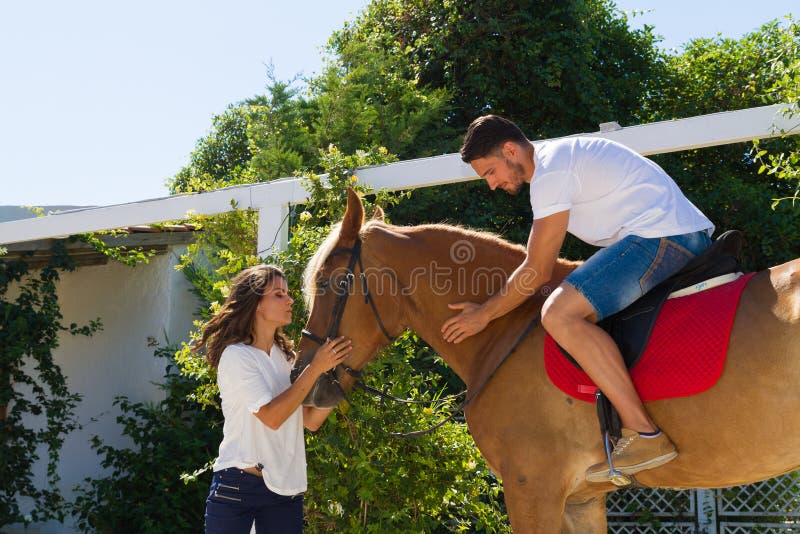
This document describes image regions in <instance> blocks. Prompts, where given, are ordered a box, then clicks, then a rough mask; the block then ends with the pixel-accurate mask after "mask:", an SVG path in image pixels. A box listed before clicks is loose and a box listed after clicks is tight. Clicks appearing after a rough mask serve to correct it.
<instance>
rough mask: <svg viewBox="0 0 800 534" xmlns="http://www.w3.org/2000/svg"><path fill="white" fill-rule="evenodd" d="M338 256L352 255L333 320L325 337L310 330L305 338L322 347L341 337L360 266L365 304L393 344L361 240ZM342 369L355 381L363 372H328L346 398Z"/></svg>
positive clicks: (346, 367) (334, 305)
mask: <svg viewBox="0 0 800 534" xmlns="http://www.w3.org/2000/svg"><path fill="white" fill-rule="evenodd" d="M337 254H350V260H349V261H348V263H347V269H346V270H345V272H344V276H345V282H344V284H343V285H342V286H340V287H338V288H336V290H337V291H338V294H337V295H336V301H335V302H334V304H333V311H332V312H331V319H330V321H329V322H328V329H327V331H326V333H325V337H324V338H323V337H320V336H318V335H316V334H314V333H313V332H311V331H310V330H306V329H303V337H307V338H308V339H310V340H311V341H313V342H314V343H317V344H318V345H320V346H322V345H324V344H325V342H326V340H327V339H334V338H336V336H338V335H339V325H340V324H341V322H342V316H343V315H344V307H345V305H346V304H347V298H348V297H349V296H350V292H351V290H352V288H353V282H354V281H355V278H356V271H355V268H356V265H358V269H359V271H360V278H361V289H362V292H363V293H364V302H365V303H369V305H370V308H372V315H373V316H374V317H375V320H376V321H377V322H378V326H379V327H380V329H381V332H383V335H384V336H385V337H386V339H388V340H389V342H390V343H391V342H393V341H394V340H395V339H396V338H395V337H394V336H392V335H391V334H389V332H388V331H387V330H386V326H385V325H384V324H383V321H382V320H381V316H380V314H379V313H378V307H377V306H375V300H374V299H373V298H372V293H370V292H369V284H368V283H367V275H366V273H365V272H364V264H363V263H362V262H361V238H360V237H358V236H356V241H355V243H354V244H353V246H352V247H351V248H337V249H334V250H333V251H331V253H330V256H335V255H337ZM339 368H341V369H342V371H344V373H345V374H348V375H350V376H352V377H353V378H355V379H359V378H361V371H359V370H356V369H353V368H352V367H350V366H348V365H345V364H343V363H340V364H339V365H337V366H336V367H334V368H333V369H331V370H330V371H328V373H327V374H328V376H329V377H330V379H331V381H332V382H333V383H334V384H336V387H338V388H339V389H340V390H341V392H342V394H343V395H344V397H345V398H347V395H345V391H344V389H343V388H342V386H341V384H340V383H339V377H338V375H337V372H336V371H337V369H339Z"/></svg>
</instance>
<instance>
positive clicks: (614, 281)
mask: <svg viewBox="0 0 800 534" xmlns="http://www.w3.org/2000/svg"><path fill="white" fill-rule="evenodd" d="M710 245H711V238H710V237H709V235H708V232H706V231H705V230H703V231H700V232H693V233H691V234H683V235H674V236H668V237H655V238H646V237H639V236H636V235H629V236H628V237H625V238H623V239H622V240H620V241H618V242H616V243H614V244H613V245H610V246H608V247H606V248H604V249H601V250H599V251H598V252H597V253H595V254H594V255H593V256H592V257H591V258H589V259H588V260H586V261H585V262H584V263H583V264H582V265H581V266H580V267H578V268H577V269H575V270H574V271H573V272H572V273H571V274H570V275H569V276H567V277H566V278H565V280H564V281H565V282H567V283H568V284H569V285H571V286H572V287H574V288H575V289H577V290H578V292H580V294H581V295H583V296H584V297H585V298H586V300H588V301H589V303H590V304H591V305H592V307H593V308H594V311H595V313H596V314H597V319H598V320H600V319H604V318H605V317H608V316H609V315H613V314H615V313H617V312H618V311H620V310H623V309H625V308H627V307H628V306H629V305H630V304H632V303H633V302H634V301H635V300H637V299H638V298H639V297H641V296H642V295H644V294H645V293H647V292H648V291H650V290H651V289H653V288H654V287H655V286H657V285H658V284H659V283H661V282H663V281H664V280H666V279H667V278H669V277H670V276H672V275H673V274H675V273H677V272H678V271H680V270H681V269H682V268H683V267H684V266H685V265H686V264H687V263H689V260H691V259H692V258H694V257H695V256H697V255H698V254H700V253H701V252H703V251H704V250H705V249H707V248H708V247H709V246H710Z"/></svg>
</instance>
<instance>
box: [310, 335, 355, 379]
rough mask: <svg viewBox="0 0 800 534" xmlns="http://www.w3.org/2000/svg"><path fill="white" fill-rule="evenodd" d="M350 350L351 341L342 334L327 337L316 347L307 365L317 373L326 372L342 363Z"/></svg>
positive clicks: (351, 347)
mask: <svg viewBox="0 0 800 534" xmlns="http://www.w3.org/2000/svg"><path fill="white" fill-rule="evenodd" d="M352 350H353V342H352V341H350V340H349V339H347V338H346V337H344V336H340V337H337V338H336V339H328V341H326V342H325V343H324V344H323V345H322V346H321V347H320V348H319V349H317V352H316V354H314V359H313V360H311V363H310V364H309V366H310V367H312V368H313V369H314V370H315V371H316V372H317V373H319V374H322V373H326V372H328V371H330V370H331V369H333V368H334V367H336V366H337V365H339V364H340V363H342V362H343V361H344V359H345V358H347V356H348V355H349V354H350V351H352Z"/></svg>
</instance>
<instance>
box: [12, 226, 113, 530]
mask: <svg viewBox="0 0 800 534" xmlns="http://www.w3.org/2000/svg"><path fill="white" fill-rule="evenodd" d="M75 267H76V266H75V265H74V262H73V261H72V260H71V259H70V258H69V256H68V255H67V252H66V247H65V243H64V242H63V241H57V242H56V244H55V245H54V247H53V250H52V255H51V258H50V261H49V264H48V265H47V266H45V267H44V268H42V269H40V270H38V271H35V272H31V270H30V268H29V266H28V264H27V263H26V261H25V259H24V258H23V259H17V260H3V259H2V258H0V473H2V474H3V480H2V484H0V527H2V526H3V525H7V524H10V523H18V522H22V523H25V524H29V523H31V522H36V521H47V520H51V519H56V520H59V521H63V520H64V517H65V515H66V507H65V502H64V498H63V497H62V496H61V494H60V492H59V491H58V489H57V483H58V481H59V476H58V472H57V467H58V462H59V459H60V451H61V447H62V446H63V443H64V439H65V437H66V436H67V435H68V434H69V433H70V432H72V431H73V430H75V429H77V428H78V427H79V424H78V421H77V419H76V417H75V407H76V406H77V405H78V403H79V402H80V400H81V396H80V395H79V394H76V393H71V392H70V391H69V389H68V387H67V380H66V377H65V376H64V374H63V372H62V371H61V368H60V367H59V366H58V364H56V362H55V361H54V359H53V351H54V350H55V349H56V348H57V347H58V344H59V343H58V336H59V334H60V333H61V332H69V333H70V334H72V335H83V336H91V335H92V334H94V333H95V332H97V331H98V330H100V329H101V328H102V325H101V322H100V320H99V318H98V319H96V320H92V321H90V322H89V324H87V325H83V326H79V325H77V324H75V323H71V324H69V325H66V324H65V323H64V318H63V316H62V315H61V307H60V304H59V301H58V295H57V288H56V285H57V282H58V281H59V279H60V274H59V273H61V272H67V271H73V270H75ZM42 454H45V455H46V457H47V465H46V483H45V484H44V485H43V487H39V485H37V483H36V481H35V479H36V473H35V469H34V466H35V465H36V464H37V462H38V461H39V459H40V456H41V455H42ZM26 498H27V500H29V501H30V502H31V503H32V509H31V510H30V511H29V512H28V513H27V514H23V511H22V510H21V508H20V502H21V500H25V499H26Z"/></svg>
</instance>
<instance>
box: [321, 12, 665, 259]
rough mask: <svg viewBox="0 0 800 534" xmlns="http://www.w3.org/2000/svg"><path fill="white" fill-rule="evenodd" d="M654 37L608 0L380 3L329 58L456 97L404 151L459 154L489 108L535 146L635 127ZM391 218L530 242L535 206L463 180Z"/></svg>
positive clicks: (335, 41) (655, 71)
mask: <svg viewBox="0 0 800 534" xmlns="http://www.w3.org/2000/svg"><path fill="white" fill-rule="evenodd" d="M655 42H656V38H655V36H654V35H653V34H652V31H651V29H650V28H645V29H644V30H631V29H630V28H629V26H628V23H627V19H626V18H625V16H624V15H622V14H621V13H619V12H618V11H617V10H616V8H615V6H614V4H613V2H611V1H610V0H588V1H587V0H568V1H558V2H556V1H552V0H524V1H520V0H518V1H515V2H510V3H509V2H499V1H496V0H488V1H481V2H476V1H474V0H444V1H442V2H426V1H423V0H377V1H374V2H371V3H370V4H369V5H368V6H367V8H366V9H365V11H364V12H362V14H361V15H360V16H359V17H358V18H357V19H356V20H355V21H353V22H352V23H349V24H346V25H345V27H344V28H343V29H342V30H341V31H339V32H336V33H335V34H334V36H333V38H332V39H331V40H330V42H329V46H328V52H329V54H330V55H331V56H332V57H334V58H335V60H336V62H337V63H336V65H337V69H338V72H339V73H340V77H341V76H346V75H348V74H349V73H361V72H369V69H371V68H372V65H379V67H378V68H377V69H376V71H379V72H377V73H376V74H380V73H382V72H389V73H391V75H392V77H393V78H401V79H405V80H408V81H409V82H413V83H414V85H415V87H416V88H418V89H419V90H420V91H432V90H442V91H445V92H446V94H448V95H450V100H449V102H448V105H447V114H446V116H445V117H444V120H442V121H440V122H439V123H438V124H436V125H435V126H434V127H433V128H426V129H425V130H424V131H422V132H420V134H419V135H418V136H417V137H416V140H415V142H414V143H413V144H411V145H410V146H411V148H412V150H408V149H407V148H406V147H402V148H403V149H402V150H398V154H400V155H401V157H402V158H407V157H421V156H427V155H431V154H439V153H442V152H455V151H456V150H457V149H458V147H459V144H460V139H461V136H462V135H463V133H464V131H465V129H466V127H467V125H468V124H469V122H471V121H472V120H473V119H474V118H475V117H477V116H479V115H482V114H486V113H497V114H502V115H505V116H507V117H509V118H511V119H512V120H514V121H515V122H517V124H519V125H520V127H521V128H522V129H523V131H525V133H526V134H527V135H528V136H529V137H531V138H532V139H535V138H542V137H549V136H557V135H565V134H572V133H575V132H580V131H595V130H596V129H597V125H598V124H599V123H600V122H606V121H610V120H617V121H619V122H620V123H622V124H625V123H631V122H634V120H635V117H636V112H637V110H639V109H640V108H641V106H642V105H643V102H644V101H645V100H646V98H647V95H648V92H649V90H650V87H651V84H652V81H653V79H654V78H658V77H659V76H661V74H662V70H663V69H664V67H665V64H664V58H663V57H662V55H661V53H660V52H659V51H658V49H657V48H656V46H655ZM376 51H381V52H376ZM376 54H380V55H381V60H380V61H375V60H374V56H375V55H376ZM371 76H374V74H373V75H363V76H361V78H360V79H361V80H362V81H364V82H369V83H370V84H372V85H371V86H372V87H373V89H371V90H366V89H362V93H363V94H368V95H369V94H375V93H380V89H379V85H378V84H377V83H375V82H373V81H372V78H371ZM379 79H380V78H379ZM332 88H333V87H332V86H325V89H326V90H330V89H332ZM328 98H332V97H331V96H328ZM364 105H365V107H366V108H367V109H370V104H369V101H367V102H366V103H365V104H364ZM357 107H358V106H357V105H355V104H354V105H353V106H352V108H353V109H356V108H357ZM355 113H356V114H357V112H355ZM351 117H352V114H351ZM367 133H368V132H367ZM382 142H383V143H385V146H387V147H390V148H392V147H394V146H396V145H393V144H392V142H391V141H389V140H382ZM364 143H365V144H369V141H365V142H364ZM391 216H392V218H393V220H394V221H395V222H397V223H400V224H414V223H419V222H430V221H437V222H438V221H449V222H453V223H462V224H466V225H469V226H473V227H478V228H483V229H486V230H491V231H494V232H497V233H500V234H503V235H504V236H505V237H507V238H509V239H511V240H513V241H516V242H524V241H525V240H526V238H527V235H528V231H529V225H530V205H529V203H528V201H527V198H526V195H525V194H524V192H523V193H522V194H520V195H519V196H517V197H515V198H511V199H509V198H507V197H505V196H504V195H498V194H495V193H492V192H491V191H489V190H488V189H487V188H486V187H485V186H484V185H483V184H481V183H475V184H466V185H465V184H455V185H448V186H437V187H431V188H426V189H424V190H416V191H414V192H413V193H412V195H411V200H410V201H409V202H408V203H403V204H400V205H398V206H397V207H396V208H395V209H394V210H393V211H392V212H391ZM567 250H568V251H569V254H570V255H571V256H572V257H585V256H586V255H588V253H589V252H590V250H591V249H589V248H587V247H583V246H581V245H579V244H578V243H577V242H575V241H573V240H570V241H569V243H568V249H567Z"/></svg>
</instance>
